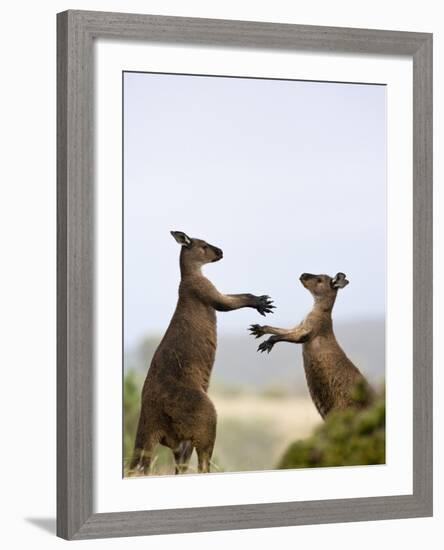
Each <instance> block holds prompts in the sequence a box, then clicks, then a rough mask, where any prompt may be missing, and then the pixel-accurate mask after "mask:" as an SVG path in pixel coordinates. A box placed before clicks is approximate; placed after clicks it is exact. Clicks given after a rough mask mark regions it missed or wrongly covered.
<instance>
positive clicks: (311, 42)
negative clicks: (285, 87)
mask: <svg viewBox="0 0 444 550" xmlns="http://www.w3.org/2000/svg"><path fill="white" fill-rule="evenodd" d="M97 38H114V39H137V40H144V41H151V42H168V43H179V44H181V43H182V44H205V45H217V46H225V47H230V46H236V47H248V48H265V49H271V50H280V49H287V50H288V49H292V50H311V51H334V52H352V53H363V54H365V53H368V54H381V55H402V56H407V57H409V58H411V59H412V60H413V129H414V132H413V194H414V196H413V204H414V211H413V225H414V230H413V248H414V250H413V255H414V261H413V264H414V265H413V277H414V281H413V283H414V284H413V286H414V296H413V325H414V326H413V334H412V338H413V361H414V363H413V364H414V368H413V494H411V495H398V496H383V497H371V498H351V499H338V500H325V501H322V500H320V501H310V502H285V503H270V504H250V505H236V506H217V507H208V508H187V509H170V510H154V511H135V512H116V513H94V511H93V501H94V494H93V487H94V479H93V436H94V434H93V383H94V380H93V378H94V374H93V356H94V338H93V321H94V308H93V304H94V288H93V280H94V247H95V243H94V221H95V220H94V184H93V176H94V169H93V164H94V158H93V144H94V135H93V118H94V117H93V66H94V56H93V43H94V40H95V39H97ZM57 59H58V62H57V86H58V93H57V157H58V158H57V195H58V198H57V211H58V212H57V230H58V235H57V251H58V261H57V297H58V306H57V317H58V319H57V339H58V350H57V534H58V535H59V536H60V537H63V538H65V539H89V538H98V537H117V536H131V535H150V534H160V533H185V532H193V531H196V532H197V531H213V530H225V529H249V528H255V527H278V526H286V525H301V524H315V523H332V522H349V521H363V520H377V519H390V518H410V517H423V516H430V515H432V510H433V503H432V501H433V493H432V479H433V477H432V410H433V409H432V35H431V34H427V33H413V32H399V31H382V30H368V29H352V28H334V27H315V26H301V25H288V24H276V23H257V22H246V21H226V20H210V19H192V18H182V17H162V16H157V15H136V14H125V13H101V12H88V11H66V12H63V13H60V14H58V16H57Z"/></svg>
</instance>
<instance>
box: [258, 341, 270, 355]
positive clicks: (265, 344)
mask: <svg viewBox="0 0 444 550" xmlns="http://www.w3.org/2000/svg"><path fill="white" fill-rule="evenodd" d="M273 346H274V343H273V342H272V341H270V339H268V340H265V342H262V344H260V345H259V347H258V348H257V351H260V352H261V353H264V351H266V352H267V353H270V351H271V350H272V349H273Z"/></svg>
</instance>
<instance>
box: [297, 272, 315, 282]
mask: <svg viewBox="0 0 444 550" xmlns="http://www.w3.org/2000/svg"><path fill="white" fill-rule="evenodd" d="M313 277H316V275H313V274H312V273H302V275H301V276H300V277H299V280H300V281H301V282H302V281H307V280H308V279H313Z"/></svg>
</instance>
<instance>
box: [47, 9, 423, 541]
mask: <svg viewBox="0 0 444 550" xmlns="http://www.w3.org/2000/svg"><path fill="white" fill-rule="evenodd" d="M57 25H58V27H57V29H58V64H57V70H58V74H57V82H58V94H57V96H58V108H57V111H58V128H57V130H58V166H57V170H58V172H57V174H58V177H57V179H58V372H57V375H58V383H57V392H58V393H57V402H58V409H57V414H58V422H57V440H58V451H57V453H58V454H57V460H58V470H57V480H58V482H57V502H58V505H57V506H58V508H57V532H58V535H59V536H61V537H63V538H65V539H87V538H99V537H117V536H134V535H149V534H161V533H180V532H192V531H212V530H225V529H247V528H255V527H277V526H286V525H301V524H313V523H331V522H345V521H364V520H376V519H390V518H410V517H420V516H430V515H432V35H431V34H427V33H411V32H399V31H386V30H368V29H349V28H333V27H310V26H301V25H287V24H285V25H284V24H276V23H257V22H247V21H226V20H208V19H190V18H181V17H163V16H153V15H137V14H122V13H101V12H87V11H66V12H63V13H60V14H58V19H57Z"/></svg>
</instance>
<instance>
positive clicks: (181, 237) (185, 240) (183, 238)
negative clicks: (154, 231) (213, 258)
mask: <svg viewBox="0 0 444 550" xmlns="http://www.w3.org/2000/svg"><path fill="white" fill-rule="evenodd" d="M170 233H171V235H172V236H173V237H174V238H175V239H176V241H177V242H178V243H179V244H181V245H182V246H190V244H191V239H190V237H188V235H187V234H186V233H183V232H182V231H170Z"/></svg>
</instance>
